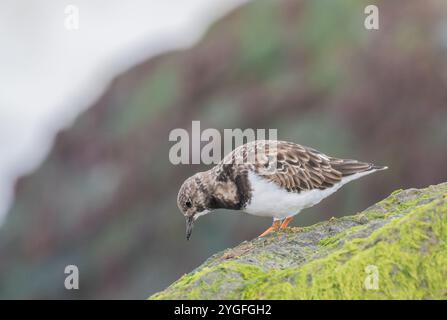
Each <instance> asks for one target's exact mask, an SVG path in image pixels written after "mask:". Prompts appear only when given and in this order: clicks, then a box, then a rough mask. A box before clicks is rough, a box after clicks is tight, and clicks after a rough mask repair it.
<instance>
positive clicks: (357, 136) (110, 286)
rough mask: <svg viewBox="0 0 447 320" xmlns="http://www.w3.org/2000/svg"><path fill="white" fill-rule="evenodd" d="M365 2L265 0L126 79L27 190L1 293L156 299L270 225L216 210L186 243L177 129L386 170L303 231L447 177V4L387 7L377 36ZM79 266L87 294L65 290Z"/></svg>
mask: <svg viewBox="0 0 447 320" xmlns="http://www.w3.org/2000/svg"><path fill="white" fill-rule="evenodd" d="M373 2H374V1H373ZM370 3H371V1H357V0H356V1H354V0H353V1H345V0H343V1H324V0H312V1H310V0H303V1H296V0H282V1H270V0H258V1H254V2H252V3H249V4H248V5H246V6H244V7H242V8H240V9H238V10H236V11H234V12H233V13H231V14H230V15H228V16H227V17H225V18H223V19H222V20H221V21H219V22H218V23H216V24H215V25H214V26H213V27H212V28H211V29H210V30H209V32H208V33H207V35H206V36H205V37H204V39H203V40H202V41H201V42H200V43H199V44H197V45H196V46H194V47H193V48H191V49H189V50H185V51H179V52H172V53H169V54H165V55H162V56H159V57H157V58H155V59H151V60H150V61H147V62H145V63H143V64H141V65H139V66H136V67H134V68H132V69H131V70H129V71H128V72H126V73H125V74H123V75H121V76H120V77H118V78H117V79H116V80H115V81H114V82H113V83H112V84H111V86H110V88H109V89H108V90H107V92H106V93H105V94H104V95H103V96H102V98H101V99H100V100H99V101H98V102H97V103H96V104H95V105H93V106H92V107H91V108H90V109H89V110H88V111H87V112H85V113H84V114H82V115H81V116H80V117H79V118H78V119H77V121H76V122H75V123H74V125H73V126H72V128H70V129H68V130H66V131H64V132H61V133H60V134H59V135H58V136H57V137H56V140H55V144H54V147H53V150H52V152H51V154H50V156H49V157H48V159H47V160H46V161H45V163H44V164H43V165H42V166H41V167H40V168H39V169H38V170H37V171H36V172H35V173H33V174H31V175H29V176H27V177H24V178H22V179H21V180H20V181H19V183H18V184H17V186H16V202H15V205H14V207H13V208H12V210H11V211H10V212H9V215H8V217H7V219H6V222H5V224H4V225H3V226H2V227H1V228H0V298H55V297H59V298H146V297H147V295H148V293H152V292H157V291H159V290H160V289H162V288H164V287H166V286H167V285H168V284H169V283H171V282H172V281H174V280H175V279H177V278H179V276H180V275H182V274H184V273H185V272H188V271H189V270H191V269H192V268H193V267H195V266H197V265H198V264H199V263H201V262H202V261H203V260H204V259H206V258H207V257H209V256H210V255H211V254H212V253H215V252H217V251H220V250H222V249H224V248H227V247H232V246H234V245H235V244H237V243H239V242H241V241H242V240H245V239H251V238H253V237H255V236H257V235H258V234H259V233H260V232H262V231H263V229H265V228H266V227H267V226H268V225H269V224H270V223H271V221H270V220H269V219H262V218H256V217H249V216H245V215H225V214H222V213H217V214H215V215H209V216H206V217H203V218H202V219H201V220H200V221H199V222H198V223H197V225H196V230H195V233H194V235H193V238H192V240H191V241H189V242H186V241H185V239H184V219H183V218H182V216H181V214H180V213H179V212H178V209H177V206H176V194H177V190H178V187H179V185H180V184H181V182H182V181H183V180H184V179H185V178H186V177H188V176H189V175H191V174H193V173H194V172H196V171H198V170H203V169H205V167H203V166H198V165H191V166H173V165H172V164H171V163H170V162H169V158H168V152H169V148H170V146H171V145H172V143H170V142H169V141H168V135H169V132H170V131H171V130H172V129H174V128H185V129H187V130H189V128H190V126H191V121H192V120H200V121H201V125H202V128H209V127H212V128H217V129H219V130H222V129H224V128H277V129H278V137H279V138H280V139H282V140H290V141H295V142H298V143H301V144H304V145H311V146H313V147H315V148H317V149H320V150H321V151H323V152H326V153H329V154H332V155H334V156H339V157H348V158H349V157H352V158H357V159H359V160H368V161H371V162H374V163H377V164H381V165H388V166H389V167H390V170H388V171H387V172H386V173H385V174H379V175H375V176H371V177H367V178H364V179H362V180H361V181H357V182H354V183H352V184H351V185H349V186H346V187H345V188H344V189H342V190H341V191H340V192H338V193H337V194H336V195H334V196H332V198H330V199H328V200H326V201H325V202H324V203H322V204H321V205H319V206H317V207H316V208H312V209H311V210H307V211H305V212H303V213H302V214H301V215H300V216H299V217H298V219H297V221H296V222H295V224H296V225H308V224H310V223H314V222H317V221H321V220H326V219H328V218H330V217H331V216H337V215H340V214H342V213H343V214H346V213H354V212H356V211H360V210H362V209H364V208H365V207H367V206H369V205H371V204H373V203H375V202H376V201H377V200H379V199H381V198H383V197H384V196H385V195H387V194H388V193H389V192H390V191H392V190H394V189H397V188H406V187H421V186H425V185H429V184H435V183H439V182H441V181H445V180H447V170H446V169H445V167H446V163H447V148H446V141H447V125H446V123H447V106H446V103H447V90H446V88H447V86H446V85H447V19H446V18H447V11H446V9H447V6H446V4H445V3H444V2H443V1H435V0H432V1H418V0H413V1H406V0H405V1H403V0H402V1H378V2H377V3H378V5H379V9H380V30H378V31H368V30H366V29H365V28H364V27H363V20H364V18H365V14H364V7H365V6H366V5H367V4H370ZM148 23H150V22H148ZM98 45H100V44H98ZM69 264H75V265H77V266H78V267H79V271H80V289H79V290H77V291H68V290H65V288H64V285H63V284H64V278H65V274H64V268H65V266H66V265H69Z"/></svg>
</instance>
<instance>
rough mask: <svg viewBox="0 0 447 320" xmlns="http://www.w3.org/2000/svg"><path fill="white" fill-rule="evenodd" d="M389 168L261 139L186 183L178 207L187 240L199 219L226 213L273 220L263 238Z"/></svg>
mask: <svg viewBox="0 0 447 320" xmlns="http://www.w3.org/2000/svg"><path fill="white" fill-rule="evenodd" d="M384 169H387V167H382V166H376V165H373V164H371V163H367V162H361V161H357V160H347V159H339V158H334V157H330V156H327V155H325V154H323V153H321V152H319V151H317V150H315V149H312V148H309V147H305V146H301V145H299V144H296V143H293V142H285V141H272V140H257V141H253V142H250V143H247V144H245V145H242V146H240V147H238V148H236V149H235V150H233V151H232V152H231V153H229V154H228V155H227V156H226V157H225V158H224V159H222V161H221V162H220V163H219V164H217V165H216V166H215V167H213V168H212V169H210V170H208V171H205V172H199V173H196V174H195V175H193V176H192V177H190V178H188V179H186V181H185V182H184V183H183V185H182V186H181V187H180V191H179V194H178V197H177V205H178V207H179V209H180V211H181V212H182V213H183V215H184V216H185V218H186V239H188V240H189V238H190V236H191V232H192V228H193V225H194V221H195V220H197V218H198V217H200V216H202V215H205V214H207V213H209V212H211V211H213V210H215V209H221V208H223V209H232V210H241V211H243V212H246V213H249V214H252V215H256V216H263V217H272V218H273V224H272V226H271V227H270V228H268V229H267V230H266V231H265V232H263V233H262V234H261V235H260V236H261V237H262V236H265V235H267V234H269V233H270V232H272V231H276V230H279V229H284V228H286V227H287V226H288V225H289V223H290V221H291V220H292V219H293V217H294V216H295V215H297V214H298V213H299V212H300V211H301V210H303V209H305V208H309V207H312V206H314V205H316V204H317V203H319V202H320V201H321V200H323V199H324V198H326V197H328V196H329V195H331V194H332V193H334V192H335V191H337V190H338V189H339V188H340V187H341V186H343V185H344V184H346V183H348V182H350V181H352V180H355V179H358V178H360V177H363V176H365V175H368V174H371V173H373V172H376V171H379V170H384Z"/></svg>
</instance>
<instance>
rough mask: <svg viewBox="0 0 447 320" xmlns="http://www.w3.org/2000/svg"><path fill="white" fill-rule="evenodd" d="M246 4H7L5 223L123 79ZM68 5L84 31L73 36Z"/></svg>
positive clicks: (7, 0)
mask: <svg viewBox="0 0 447 320" xmlns="http://www.w3.org/2000/svg"><path fill="white" fill-rule="evenodd" d="M246 1H247V0H181V1H179V0H157V1H155V0H129V1H119V0H94V1H92V0H79V1H61V0H39V1H29V0H2V1H1V2H0V223H1V221H2V220H3V218H4V216H5V215H6V212H7V210H8V208H9V206H10V205H11V201H12V187H13V183H14V181H15V180H16V179H17V177H18V176H20V175H22V174H25V173H28V172H30V171H32V170H33V169H35V168H36V167H37V166H38V165H39V164H40V163H41V162H42V161H43V160H44V158H45V156H46V155H47V154H48V152H49V150H50V148H51V143H52V139H53V137H54V135H55V133H56V132H57V131H58V130H60V129H61V128H63V127H66V126H69V125H70V123H71V122H72V121H73V120H74V118H75V117H76V116H77V115H78V114H79V113H80V112H82V111H83V110H85V109H86V108H87V107H89V106H90V105H92V103H94V100H95V99H97V98H98V97H99V95H100V94H101V93H102V92H103V91H104V90H105V88H106V87H107V84H108V83H109V81H110V80H111V79H112V78H113V77H114V76H115V75H117V74H118V73H120V72H123V71H124V70H126V69H127V68H129V67H131V66H132V65H135V64H136V63H138V62H141V61H142V60H145V59H147V58H148V57H150V56H153V55H155V54H157V53H160V52H164V51H168V50H171V49H176V48H180V47H187V46H191V45H192V44H194V43H195V42H196V41H197V40H198V39H199V38H200V36H201V35H202V34H203V32H204V31H205V29H206V27H207V26H209V24H210V23H211V22H213V21H215V20H216V19H218V18H219V17H220V16H222V15H224V14H225V13H227V12H228V11H230V10H231V9H233V8H235V7H236V6H238V5H240V4H242V3H244V2H246ZM67 5H75V6H76V7H77V8H79V29H78V30H76V31H70V30H67V28H66V27H65V20H66V19H67V14H66V13H65V8H66V6H67Z"/></svg>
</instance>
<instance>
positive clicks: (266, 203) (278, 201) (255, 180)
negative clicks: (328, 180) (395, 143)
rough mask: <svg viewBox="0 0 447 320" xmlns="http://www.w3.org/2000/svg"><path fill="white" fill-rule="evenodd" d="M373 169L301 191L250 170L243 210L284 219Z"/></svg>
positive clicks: (314, 203) (257, 214)
mask: <svg viewBox="0 0 447 320" xmlns="http://www.w3.org/2000/svg"><path fill="white" fill-rule="evenodd" d="M374 171H375V170H370V171H365V172H361V173H356V174H353V175H351V176H348V177H346V178H343V179H342V180H341V181H340V182H339V183H337V184H335V185H334V186H333V187H331V188H328V189H325V190H319V189H315V190H308V191H301V192H300V193H295V192H288V191H287V190H285V189H283V188H281V187H279V186H278V185H277V184H275V183H274V182H270V181H268V180H267V179H265V178H262V177H259V176H258V175H256V174H255V173H253V172H250V173H249V175H248V179H249V181H250V184H251V188H252V197H251V201H250V202H249V203H248V204H247V206H246V207H245V209H244V211H245V212H247V213H249V214H252V215H256V216H263V217H273V218H275V219H284V218H287V217H290V216H294V215H296V214H298V213H299V212H300V211H301V210H303V209H305V208H309V207H312V206H314V205H316V204H317V203H319V202H320V201H321V200H323V199H324V198H326V197H328V196H330V195H331V194H332V193H334V192H335V191H337V190H338V189H339V188H340V187H341V186H343V185H344V184H346V183H348V182H350V181H352V180H355V179H358V178H360V177H362V176H364V175H367V174H370V173H372V172H374Z"/></svg>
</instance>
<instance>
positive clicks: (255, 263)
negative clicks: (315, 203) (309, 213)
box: [150, 183, 447, 299]
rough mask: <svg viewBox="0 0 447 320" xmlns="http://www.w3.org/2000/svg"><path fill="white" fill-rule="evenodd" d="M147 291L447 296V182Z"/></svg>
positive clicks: (246, 247)
mask: <svg viewBox="0 0 447 320" xmlns="http://www.w3.org/2000/svg"><path fill="white" fill-rule="evenodd" d="M150 298H151V299H447V183H443V184H439V185H436V186H430V187H428V188H426V189H420V190H418V189H409V190H404V191H402V190H398V191H395V192H394V193H393V194H391V195H390V196H389V197H388V198H386V199H385V200H383V201H381V202H379V203H377V204H375V205H373V206H372V207H370V208H368V209H366V210H365V211H363V212H361V213H358V214H356V215H353V216H347V217H343V218H340V219H331V220H329V221H325V222H321V223H318V224H316V225H313V226H310V227H306V228H291V229H290V230H287V231H282V232H277V233H275V234H271V235H269V236H267V237H265V238H258V239H254V240H252V241H248V242H247V241H246V242H243V243H241V244H240V245H239V246H237V247H235V248H233V249H227V250H225V251H223V252H220V253H218V254H215V255H214V256H212V257H211V258H209V259H208V260H207V261H205V263H203V264H202V265H201V266H199V267H198V268H197V269H195V270H194V271H192V272H191V273H190V274H187V275H185V276H183V277H182V278H180V279H179V280H178V281H176V282H175V283H173V284H172V285H171V286H169V287H168V288H167V289H165V290H164V291H162V292H159V293H156V294H154V295H153V296H151V297H150Z"/></svg>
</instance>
